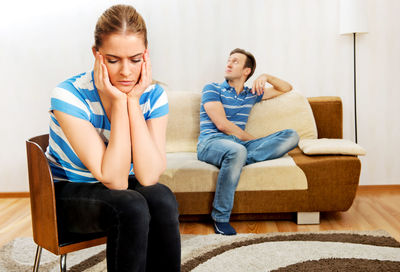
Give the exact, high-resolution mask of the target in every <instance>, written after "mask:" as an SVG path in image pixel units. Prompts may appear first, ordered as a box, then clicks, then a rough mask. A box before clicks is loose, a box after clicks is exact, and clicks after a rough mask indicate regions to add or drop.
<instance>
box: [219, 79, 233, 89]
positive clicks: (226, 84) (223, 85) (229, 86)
mask: <svg viewBox="0 0 400 272" xmlns="http://www.w3.org/2000/svg"><path fill="white" fill-rule="evenodd" d="M221 87H223V88H225V89H229V88H232V87H231V85H229V83H228V80H225V81H224V82H222V83H221Z"/></svg>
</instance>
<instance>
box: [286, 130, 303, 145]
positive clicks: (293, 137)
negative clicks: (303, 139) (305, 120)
mask: <svg viewBox="0 0 400 272" xmlns="http://www.w3.org/2000/svg"><path fill="white" fill-rule="evenodd" d="M285 133H286V135H287V138H288V140H289V142H290V143H291V145H292V146H294V147H295V146H297V144H298V143H299V140H300V137H299V134H297V132H296V131H295V130H294V129H286V130H285Z"/></svg>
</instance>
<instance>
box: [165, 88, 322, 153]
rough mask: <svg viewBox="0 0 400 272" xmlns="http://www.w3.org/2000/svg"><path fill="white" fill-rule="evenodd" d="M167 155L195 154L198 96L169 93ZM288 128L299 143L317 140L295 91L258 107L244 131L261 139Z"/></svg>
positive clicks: (305, 106) (305, 107)
mask: <svg viewBox="0 0 400 272" xmlns="http://www.w3.org/2000/svg"><path fill="white" fill-rule="evenodd" d="M167 95H168V101H169V118H168V127H167V145H166V151H167V152H196V145H197V138H198V136H199V133H200V103H201V92H178V91H168V92H167ZM287 128H291V129H294V130H296V131H297V133H298V134H299V136H300V138H301V139H316V138H317V127H316V125H315V121H314V116H313V113H312V110H311V107H310V104H309V103H308V100H307V98H306V97H304V96H303V95H302V94H301V93H299V92H296V91H291V92H289V93H286V94H283V95H281V96H278V97H276V98H273V99H270V100H266V101H262V102H260V103H257V104H256V105H255V106H254V107H253V109H252V111H251V113H250V117H249V121H248V123H247V126H246V131H248V132H249V133H250V134H252V135H254V136H256V137H262V136H266V135H269V134H271V133H274V132H277V131H279V130H283V129H287Z"/></svg>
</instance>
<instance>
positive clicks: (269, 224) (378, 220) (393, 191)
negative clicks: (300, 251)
mask: <svg viewBox="0 0 400 272" xmlns="http://www.w3.org/2000/svg"><path fill="white" fill-rule="evenodd" d="M232 225H233V226H234V227H235V229H236V230H237V231H238V232H239V233H269V232H297V231H324V230H377V229H383V230H386V231H387V232H389V233H390V234H391V235H392V236H393V237H394V238H396V239H397V240H398V241H400V186H384V187H375V186H371V187H367V186H365V187H360V188H359V190H358V192H357V196H356V199H355V200H354V203H353V205H352V207H351V208H350V209H349V210H348V211H347V212H333V213H322V214H321V224H319V225H297V224H296V223H295V222H292V221H236V222H232ZM180 227H181V233H183V234H210V233H213V229H212V226H211V225H210V224H209V223H192V222H183V223H181V226H180ZM29 236H32V227H31V218H30V204H29V198H0V247H1V246H2V245H4V244H6V243H8V242H9V241H11V240H13V239H14V238H16V237H29Z"/></svg>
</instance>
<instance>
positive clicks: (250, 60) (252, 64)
mask: <svg viewBox="0 0 400 272" xmlns="http://www.w3.org/2000/svg"><path fill="white" fill-rule="evenodd" d="M235 53H240V54H243V55H245V56H246V62H245V63H244V67H245V68H250V69H251V71H250V74H249V75H248V76H247V78H246V81H247V80H248V79H249V78H250V77H251V76H252V75H253V74H254V70H256V58H255V57H254V56H253V54H252V53H250V52H247V51H246V50H243V49H240V48H236V49H233V50H232V51H231V53H230V54H229V56H231V55H232V54H235Z"/></svg>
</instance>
